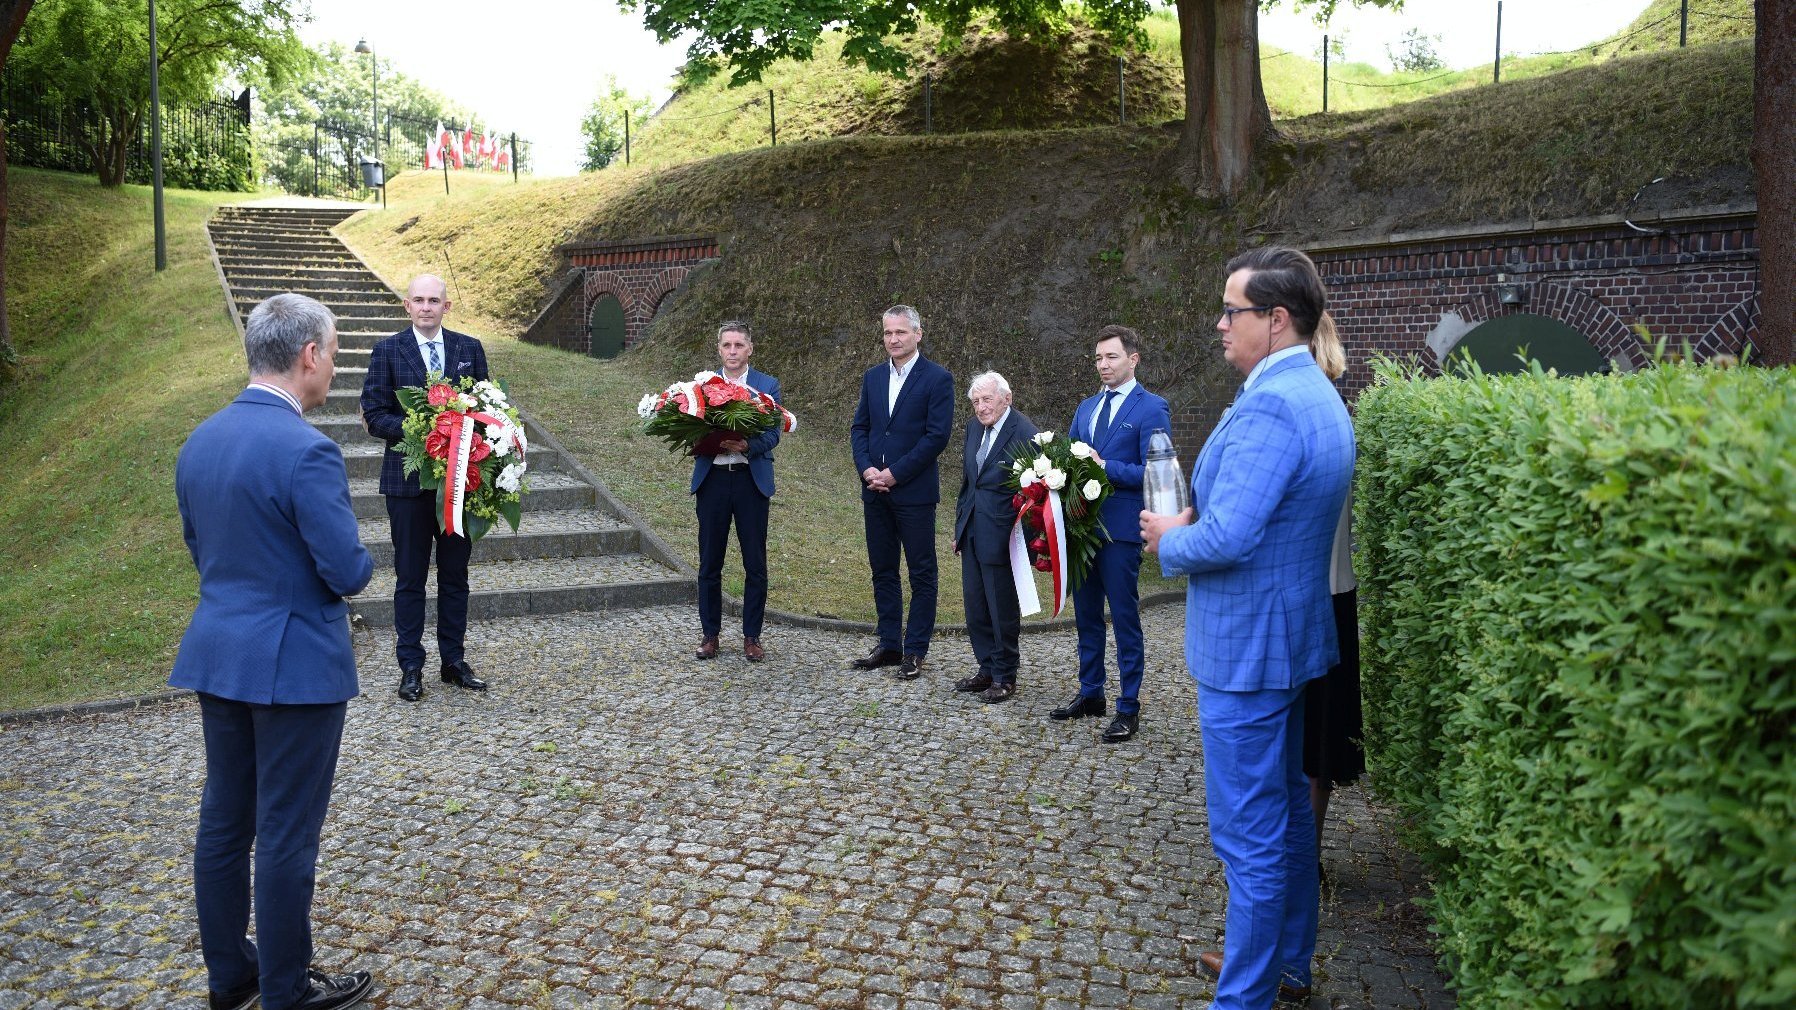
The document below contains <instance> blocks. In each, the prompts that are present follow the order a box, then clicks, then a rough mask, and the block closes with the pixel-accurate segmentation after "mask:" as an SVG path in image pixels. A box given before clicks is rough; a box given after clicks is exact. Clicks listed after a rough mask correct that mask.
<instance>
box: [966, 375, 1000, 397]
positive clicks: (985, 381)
mask: <svg viewBox="0 0 1796 1010" xmlns="http://www.w3.org/2000/svg"><path fill="white" fill-rule="evenodd" d="M986 386H995V387H997V390H998V395H999V396H1009V395H1010V382H1009V380H1007V379H1005V378H1004V376H1002V375H999V374H998V373H997V372H980V373H979V374H978V375H975V376H973V381H972V382H969V383H967V399H969V400H971V399H972V398H973V394H975V393H977V392H979V391H980V390H981V389H984V388H985V387H986Z"/></svg>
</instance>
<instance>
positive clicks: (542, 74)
mask: <svg viewBox="0 0 1796 1010" xmlns="http://www.w3.org/2000/svg"><path fill="white" fill-rule="evenodd" d="M1646 6H1647V0H1505V2H1504V4H1503V51H1504V52H1505V53H1532V52H1546V51H1555V50H1563V49H1570V48H1574V47H1576V46H1578V45H1581V44H1583V43H1586V42H1591V41H1594V40H1596V39H1599V38H1602V37H1604V36H1606V35H1609V34H1611V33H1613V32H1615V31H1616V30H1618V29H1620V28H1621V27H1622V26H1624V25H1626V24H1627V23H1628V22H1629V21H1632V20H1633V19H1634V17H1635V16H1636V15H1638V14H1639V13H1640V12H1641V11H1642V10H1645V9H1646ZM312 18H313V20H312V22H311V23H310V24H308V25H306V26H305V27H304V28H303V29H302V30H301V34H302V35H303V36H304V37H305V39H306V40H307V41H308V42H312V43H319V42H325V41H330V40H335V41H338V42H341V43H343V44H344V45H345V46H354V45H355V43H356V41H357V40H358V39H361V38H366V39H368V41H369V42H371V43H372V44H373V45H374V47H375V49H376V51H377V52H378V54H379V56H380V59H381V62H382V64H383V65H387V64H390V65H391V66H392V68H393V69H395V70H397V71H398V72H400V73H403V74H405V75H407V76H408V77H413V78H417V79H418V80H421V81H423V82H424V83H426V84H428V85H430V86H431V87H433V88H435V89H437V90H438V91H440V92H442V93H443V94H444V95H445V96H447V97H449V98H450V99H451V100H453V101H456V102H458V103H460V104H462V105H464V106H468V107H470V108H472V109H474V110H475V112H476V116H477V117H478V118H480V119H481V120H482V121H484V122H486V123H489V124H491V125H493V126H495V127H497V128H498V129H499V130H502V131H505V132H512V131H516V132H517V134H518V135H519V136H520V137H525V138H528V139H529V140H531V141H532V142H533V143H534V144H535V151H534V154H535V158H536V163H537V170H538V171H539V172H543V173H549V174H563V173H569V172H573V171H574V170H575V169H576V167H577V166H578V164H579V159H580V154H581V150H582V142H581V138H580V117H581V116H582V115H583V114H584V112H585V110H586V107H587V106H588V105H590V104H591V103H592V100H593V98H595V97H596V96H597V95H598V92H599V87H600V84H601V83H602V82H603V81H604V79H605V75H606V74H615V75H616V76H617V79H618V81H619V82H620V83H622V84H623V85H624V86H625V87H627V88H629V89H630V90H631V91H633V92H637V93H648V94H649V95H650V96H651V98H652V99H653V100H654V101H655V103H656V104H659V103H660V101H661V100H662V99H664V98H666V97H667V95H668V82H669V80H670V78H671V77H672V75H673V72H674V70H675V68H677V67H678V66H679V65H680V64H681V63H682V62H684V60H685V47H684V46H683V45H680V44H678V43H675V44H673V45H667V46H662V45H658V44H657V43H656V42H655V38H654V36H653V35H652V34H650V33H649V32H648V31H646V30H645V29H644V28H643V27H642V19H641V15H640V13H638V14H624V13H622V12H620V11H619V10H618V8H617V4H616V3H615V2H613V0H504V2H500V3H494V2H492V0H433V2H431V3H430V4H428V5H426V4H417V3H371V2H369V0H312ZM1496 20H1497V3H1496V0H1408V3H1406V4H1405V5H1404V11H1403V12H1402V13H1400V14H1392V13H1389V12H1387V11H1384V10H1382V9H1379V8H1366V9H1354V8H1352V7H1351V6H1349V5H1348V4H1346V3H1343V4H1342V10H1341V11H1340V12H1339V13H1337V14H1336V15H1335V20H1334V24H1333V25H1332V26H1331V29H1330V30H1331V31H1332V32H1334V33H1335V34H1340V33H1341V32H1342V31H1345V34H1346V44H1347V57H1348V58H1349V59H1352V60H1363V61H1365V62H1368V63H1373V64H1376V65H1379V66H1386V65H1388V64H1387V61H1386V58H1385V46H1386V44H1387V43H1391V42H1395V41H1396V40H1397V39H1399V38H1400V37H1401V36H1402V35H1403V33H1404V32H1405V31H1407V30H1408V29H1410V28H1412V27H1413V28H1420V29H1421V30H1422V31H1423V32H1425V33H1427V34H1430V35H1439V36H1441V41H1440V44H1439V45H1438V46H1437V50H1438V51H1439V52H1440V54H1441V56H1442V57H1443V58H1445V59H1446V61H1447V64H1448V65H1449V66H1451V67H1466V66H1476V65H1478V64H1480V63H1489V62H1490V59H1491V54H1492V52H1493V50H1494V47H1495V44H1496V39H1495V30H1496ZM1321 34H1322V29H1320V28H1318V27H1317V26H1316V24H1315V22H1314V21H1312V20H1311V19H1310V18H1309V17H1308V16H1307V15H1303V14H1293V13H1291V12H1290V11H1289V10H1288V9H1285V8H1280V9H1278V10H1275V11H1273V12H1272V13H1269V14H1266V13H1263V14H1261V15H1260V36H1261V40H1262V41H1263V42H1265V43H1267V44H1269V45H1275V46H1281V47H1285V48H1289V49H1294V50H1297V51H1298V52H1301V53H1305V54H1309V53H1311V52H1312V51H1314V50H1315V49H1316V48H1317V46H1318V45H1319V44H1320V42H1321Z"/></svg>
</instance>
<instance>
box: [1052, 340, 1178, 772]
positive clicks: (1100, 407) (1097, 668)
mask: <svg viewBox="0 0 1796 1010" xmlns="http://www.w3.org/2000/svg"><path fill="white" fill-rule="evenodd" d="M1092 360H1093V361H1094V362H1096V364H1097V370H1098V379H1099V381H1101V382H1102V383H1103V384H1104V388H1103V390H1102V391H1101V392H1099V393H1098V394H1097V395H1095V396H1092V397H1090V398H1089V399H1087V400H1085V401H1084V402H1083V403H1081V404H1079V409H1078V410H1076V411H1074V412H1073V427H1072V430H1071V431H1069V432H1067V434H1068V435H1069V436H1071V437H1072V438H1075V439H1078V440H1080V441H1082V442H1084V443H1085V444H1087V445H1089V446H1091V449H1092V454H1093V458H1094V459H1096V460H1098V462H1099V463H1101V464H1102V465H1103V467H1104V474H1105V475H1106V476H1108V477H1109V478H1110V486H1111V491H1110V497H1108V498H1106V499H1104V506H1103V508H1102V509H1101V510H1100V511H1099V512H1098V518H1099V520H1100V521H1101V522H1102V523H1103V527H1104V528H1103V545H1102V546H1101V547H1099V548H1098V553H1097V557H1095V558H1093V559H1092V563H1091V569H1090V570H1089V571H1087V572H1086V573H1085V581H1083V582H1081V583H1079V588H1077V589H1075V590H1073V616H1074V623H1075V624H1076V625H1077V627H1078V629H1079V693H1078V694H1076V695H1074V696H1073V698H1072V700H1071V701H1068V702H1067V703H1066V704H1064V705H1062V706H1060V707H1059V708H1057V709H1054V710H1053V711H1052V712H1049V713H1048V718H1050V719H1078V718H1081V717H1083V716H1087V715H1093V716H1101V715H1103V714H1104V637H1105V636H1104V603H1105V601H1106V600H1107V601H1109V603H1110V622H1111V624H1112V625H1114V626H1115V628H1116V673H1117V687H1118V690H1117V695H1116V718H1115V719H1113V720H1111V722H1110V725H1109V727H1108V728H1106V729H1105V730H1104V742H1105V743H1120V742H1122V741H1124V740H1128V739H1130V738H1132V737H1133V736H1134V735H1135V732H1136V729H1137V728H1138V727H1139V724H1140V718H1141V716H1140V712H1141V701H1140V695H1141V674H1142V671H1143V668H1144V660H1143V656H1142V636H1141V590H1140V574H1141V520H1140V517H1141V506H1142V499H1141V480H1142V473H1143V470H1144V464H1145V463H1146V460H1147V448H1148V439H1150V438H1152V437H1153V434H1154V431H1155V430H1156V429H1158V430H1161V431H1166V432H1170V431H1171V430H1172V418H1171V414H1170V413H1169V411H1168V410H1167V406H1166V401H1165V400H1164V399H1161V398H1160V397H1158V396H1156V395H1154V394H1153V393H1150V392H1148V391H1147V390H1146V389H1145V388H1143V387H1142V385H1141V383H1140V382H1138V381H1136V378H1135V369H1136V368H1137V367H1138V366H1140V364H1141V337H1140V336H1138V335H1137V334H1136V333H1135V331H1134V330H1131V329H1129V328H1128V327H1127V326H1106V327H1104V328H1103V329H1102V330H1099V331H1098V339H1097V345H1096V346H1095V347H1094V348H1093V352H1092Z"/></svg>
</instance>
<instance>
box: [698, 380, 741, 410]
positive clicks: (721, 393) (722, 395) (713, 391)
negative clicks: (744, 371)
mask: <svg viewBox="0 0 1796 1010" xmlns="http://www.w3.org/2000/svg"><path fill="white" fill-rule="evenodd" d="M699 388H700V389H702V390H704V393H705V406H707V407H721V406H723V405H724V404H726V403H728V402H730V401H731V400H734V399H735V397H734V396H733V395H731V393H730V387H729V386H728V385H720V384H718V383H715V382H712V381H710V380H707V381H706V382H705V384H704V385H702V386H700V387H699Z"/></svg>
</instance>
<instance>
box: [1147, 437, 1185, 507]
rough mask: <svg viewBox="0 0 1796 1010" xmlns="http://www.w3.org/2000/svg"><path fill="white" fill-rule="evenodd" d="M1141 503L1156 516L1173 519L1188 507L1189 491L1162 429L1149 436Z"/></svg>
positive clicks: (1175, 456)
mask: <svg viewBox="0 0 1796 1010" xmlns="http://www.w3.org/2000/svg"><path fill="white" fill-rule="evenodd" d="M1141 495H1142V501H1143V503H1144V504H1145V505H1146V506H1147V510H1148V511H1149V512H1152V513H1154V514H1155V515H1162V516H1176V515H1178V514H1179V513H1180V512H1183V511H1185V509H1186V507H1187V506H1189V505H1190V504H1191V488H1190V486H1189V485H1187V484H1186V483H1185V471H1184V469H1183V468H1182V467H1180V466H1179V453H1178V450H1176V449H1174V448H1173V447H1172V436H1171V435H1168V434H1167V433H1166V429H1164V428H1155V429H1154V433H1153V434H1152V435H1150V436H1148V442H1147V466H1146V468H1145V470H1144V472H1143V473H1142V480H1141Z"/></svg>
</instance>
